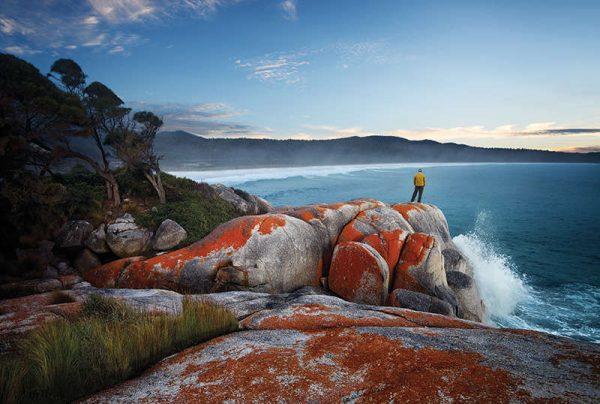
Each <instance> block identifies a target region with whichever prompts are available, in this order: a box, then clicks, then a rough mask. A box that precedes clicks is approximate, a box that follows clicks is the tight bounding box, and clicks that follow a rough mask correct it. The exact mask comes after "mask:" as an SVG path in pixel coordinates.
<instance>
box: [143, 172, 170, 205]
mask: <svg viewBox="0 0 600 404" xmlns="http://www.w3.org/2000/svg"><path fill="white" fill-rule="evenodd" d="M144 175H145V176H146V178H147V179H148V181H149V182H150V184H152V187H153V188H154V190H155V191H156V193H157V194H158V200H159V202H160V203H161V205H162V204H165V203H167V197H166V195H165V188H164V187H163V184H162V180H161V179H160V171H155V170H150V171H144Z"/></svg>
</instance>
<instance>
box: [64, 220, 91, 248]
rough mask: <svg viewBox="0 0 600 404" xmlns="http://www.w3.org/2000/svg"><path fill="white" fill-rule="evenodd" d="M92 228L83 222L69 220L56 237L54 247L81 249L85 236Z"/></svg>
mask: <svg viewBox="0 0 600 404" xmlns="http://www.w3.org/2000/svg"><path fill="white" fill-rule="evenodd" d="M92 230H94V227H93V226H92V225H91V224H90V223H89V222H86V221H85V220H71V221H69V222H67V223H66V224H65V225H64V226H63V227H62V228H61V229H60V231H59V232H58V234H57V236H56V239H55V241H56V247H58V248H81V247H83V245H84V244H83V242H84V240H85V239H86V238H87V236H88V235H89V234H90V233H91V232H92Z"/></svg>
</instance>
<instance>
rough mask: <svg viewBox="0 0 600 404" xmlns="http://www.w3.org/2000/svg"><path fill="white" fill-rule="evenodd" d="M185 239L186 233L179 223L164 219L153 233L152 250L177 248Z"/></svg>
mask: <svg viewBox="0 0 600 404" xmlns="http://www.w3.org/2000/svg"><path fill="white" fill-rule="evenodd" d="M186 237H187V232H186V231H185V229H184V228H183V227H181V226H180V225H179V223H177V222H176V221H174V220H171V219H166V220H164V221H163V222H162V223H161V224H160V226H158V229H156V233H154V239H153V241H152V248H154V249H155V250H157V251H164V250H170V249H171V248H175V247H177V245H178V244H179V243H181V242H182V241H183V240H185V239H186Z"/></svg>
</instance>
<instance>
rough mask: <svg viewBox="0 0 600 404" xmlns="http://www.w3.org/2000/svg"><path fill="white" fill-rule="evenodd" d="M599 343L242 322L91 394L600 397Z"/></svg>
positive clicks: (152, 398)
mask: <svg viewBox="0 0 600 404" xmlns="http://www.w3.org/2000/svg"><path fill="white" fill-rule="evenodd" d="M599 361H600V348H599V346H598V345H597V344H591V343H585V342H579V341H573V340H570V339H568V338H559V337H554V336H550V335H546V334H542V333H535V332H515V331H512V330H494V329H486V328H478V329H461V328H414V327H338V328H327V329H323V330H317V331H315V330H309V331H301V330H289V329H275V330H250V331H242V332H236V333H232V334H229V335H226V336H223V337H220V338H215V339H213V340H210V341H208V342H206V343H203V344H199V345H197V346H195V347H192V348H190V349H187V350H185V351H182V352H179V353H177V354H175V355H173V356H170V357H168V358H166V359H165V360H163V361H161V362H160V363H158V364H157V365H156V366H153V367H152V368H151V369H149V370H148V371H146V372H144V373H143V374H142V375H140V376H139V377H137V378H135V379H132V380H129V381H127V382H125V383H122V384H120V385H118V386H115V387H113V388H110V389H108V390H105V391H102V392H99V393H97V394H95V395H93V396H92V397H89V398H88V399H87V401H85V402H89V403H98V402H105V403H110V402H129V401H132V402H138V401H144V402H173V403H179V402H260V403H263V402H307V401H310V402H377V403H379V402H385V403H388V402H400V403H437V402H474V403H489V402H494V403H513V402H563V401H566V402H571V401H573V402H590V403H592V402H598V401H599V400H600V389H599V388H598V381H599V379H598V363H599Z"/></svg>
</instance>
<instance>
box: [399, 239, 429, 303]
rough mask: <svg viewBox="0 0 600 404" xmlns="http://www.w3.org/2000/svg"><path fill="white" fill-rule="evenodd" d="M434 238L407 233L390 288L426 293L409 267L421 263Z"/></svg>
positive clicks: (427, 253)
mask: <svg viewBox="0 0 600 404" xmlns="http://www.w3.org/2000/svg"><path fill="white" fill-rule="evenodd" d="M434 240H435V239H434V238H433V237H432V236H430V235H427V234H424V233H412V234H409V235H408V237H407V239H406V241H405V242H404V247H403V248H402V252H401V254H400V259H399V260H398V265H396V271H395V274H394V280H393V283H392V290H395V289H408V290H414V291H415V292H421V293H426V291H425V289H424V288H423V287H422V286H421V285H420V284H419V283H418V282H417V280H416V279H415V278H414V277H413V276H412V275H411V273H410V269H411V268H413V267H416V266H418V265H421V264H422V263H423V262H425V260H426V259H427V256H428V255H429V252H430V251H431V248H432V247H433V243H434Z"/></svg>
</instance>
